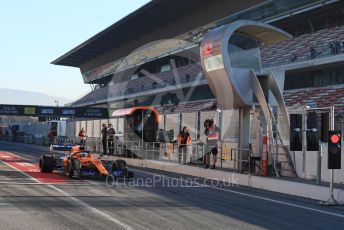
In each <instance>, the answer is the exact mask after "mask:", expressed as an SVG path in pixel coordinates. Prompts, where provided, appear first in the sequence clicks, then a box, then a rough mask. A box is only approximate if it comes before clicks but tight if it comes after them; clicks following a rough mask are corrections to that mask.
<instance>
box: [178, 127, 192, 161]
mask: <svg viewBox="0 0 344 230" xmlns="http://www.w3.org/2000/svg"><path fill="white" fill-rule="evenodd" d="M177 142H178V145H179V147H178V153H179V154H178V162H180V161H181V158H182V157H183V163H185V161H186V157H187V149H188V148H187V145H189V144H191V136H190V133H189V129H188V128H187V127H186V126H184V127H183V130H182V131H181V132H180V133H179V134H178V137H177Z"/></svg>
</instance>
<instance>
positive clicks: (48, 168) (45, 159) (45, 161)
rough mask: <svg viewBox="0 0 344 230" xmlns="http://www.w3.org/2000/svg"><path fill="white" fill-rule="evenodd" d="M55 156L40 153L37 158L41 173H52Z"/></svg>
mask: <svg viewBox="0 0 344 230" xmlns="http://www.w3.org/2000/svg"><path fill="white" fill-rule="evenodd" d="M54 161H55V158H54V155H51V154H47V155H42V156H41V158H40V159H39V169H40V171H41V173H52V172H53V170H54V164H55V162H54Z"/></svg>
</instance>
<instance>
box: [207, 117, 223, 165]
mask: <svg viewBox="0 0 344 230" xmlns="http://www.w3.org/2000/svg"><path fill="white" fill-rule="evenodd" d="M204 127H205V131H204V134H205V135H206V136H207V139H206V143H207V150H208V151H207V153H206V155H205V168H209V165H210V154H212V155H213V166H212V167H211V168H212V169H215V165H216V160H217V153H218V150H217V142H218V140H219V138H220V130H219V128H218V127H216V125H215V122H214V120H213V119H209V120H206V122H205V123H204Z"/></svg>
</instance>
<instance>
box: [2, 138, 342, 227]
mask: <svg viewBox="0 0 344 230" xmlns="http://www.w3.org/2000/svg"><path fill="white" fill-rule="evenodd" d="M42 153H43V152H42V151H38V150H36V149H35V146H32V147H23V145H15V144H13V143H10V142H2V141H0V156H1V154H2V155H7V154H10V156H15V157H17V158H19V159H20V160H23V161H24V162H25V163H27V164H22V163H21V165H24V166H25V165H30V164H32V165H34V163H36V162H37V161H38V158H39V156H40V154H42ZM5 158H8V157H2V158H0V223H1V224H0V229H35V230H37V229H162V228H164V229H301V228H302V229H325V228H326V229H343V226H344V209H343V208H342V207H321V206H319V205H318V203H317V201H313V200H307V199H301V198H297V197H292V196H285V195H281V194H277V193H271V192H266V191H261V190H253V189H249V188H244V187H239V188H238V187H229V186H221V185H219V186H217V185H216V184H217V183H216V182H213V183H210V181H203V180H201V179H200V178H187V177H186V176H185V175H184V176H183V175H179V174H171V173H163V172H158V171H154V170H149V169H144V168H131V169H132V170H133V171H134V173H135V179H134V180H131V181H119V182H117V183H114V184H112V183H111V184H109V183H108V185H107V184H106V181H104V180H68V179H66V178H65V177H63V176H61V175H55V176H54V177H53V178H54V179H56V178H55V177H59V178H60V177H61V178H62V180H57V181H56V180H54V179H49V178H45V179H46V180H41V179H37V178H39V177H41V175H39V174H37V173H36V174H35V173H34V170H32V169H31V168H30V170H27V169H26V168H25V167H24V168H19V169H17V167H13V164H12V165H11V164H9V159H7V160H6V159H5ZM25 170H26V171H25ZM28 171H30V172H31V173H28ZM47 177H48V176H47ZM110 182H111V181H110ZM212 184H213V185H212Z"/></svg>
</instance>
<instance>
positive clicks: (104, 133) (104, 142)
mask: <svg viewBox="0 0 344 230" xmlns="http://www.w3.org/2000/svg"><path fill="white" fill-rule="evenodd" d="M101 137H102V145H103V154H102V155H106V154H107V127H106V125H105V124H102V130H101Z"/></svg>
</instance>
